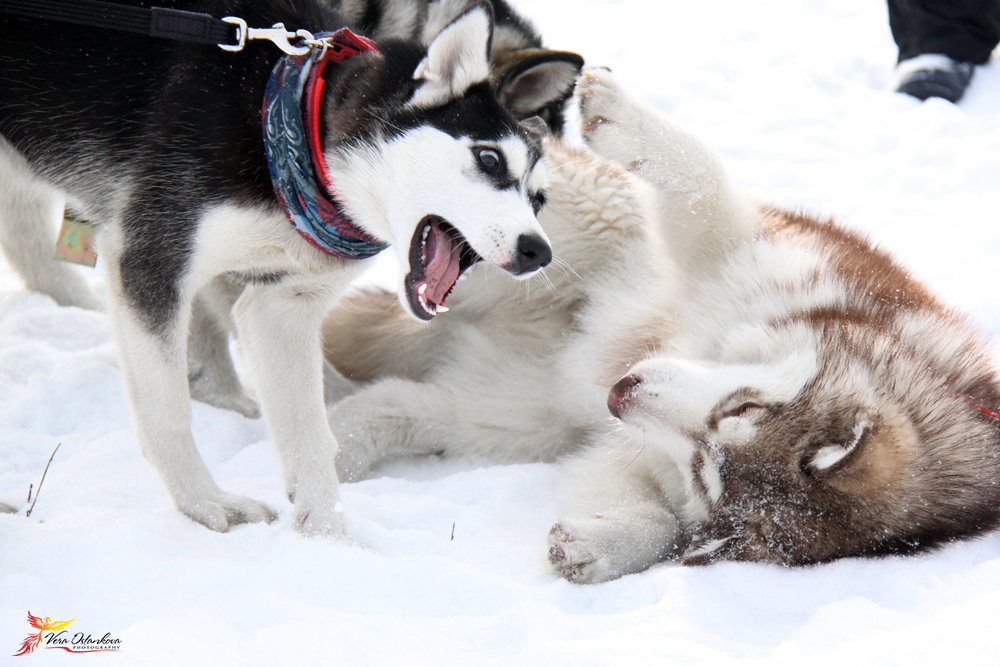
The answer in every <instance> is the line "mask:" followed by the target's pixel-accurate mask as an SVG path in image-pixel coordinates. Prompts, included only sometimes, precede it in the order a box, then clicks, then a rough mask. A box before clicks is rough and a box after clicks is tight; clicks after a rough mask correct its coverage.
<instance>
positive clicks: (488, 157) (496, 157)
mask: <svg viewBox="0 0 1000 667" xmlns="http://www.w3.org/2000/svg"><path fill="white" fill-rule="evenodd" d="M476 159H477V160H479V165H480V166H481V167H482V168H483V169H485V170H486V171H488V172H491V173H495V172H497V171H500V167H501V166H502V165H503V160H502V159H501V157H500V153H498V152H497V151H495V150H493V149H492V148H477V149H476Z"/></svg>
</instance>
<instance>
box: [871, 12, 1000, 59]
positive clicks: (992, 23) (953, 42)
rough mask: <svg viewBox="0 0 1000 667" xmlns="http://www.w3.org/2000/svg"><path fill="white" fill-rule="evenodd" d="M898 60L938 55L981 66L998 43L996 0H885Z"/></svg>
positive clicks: (999, 15) (999, 14)
mask: <svg viewBox="0 0 1000 667" xmlns="http://www.w3.org/2000/svg"><path fill="white" fill-rule="evenodd" d="M888 3H889V26H890V28H891V29H892V36H893V39H895V40H896V44H897V45H898V46H899V60H900V61H902V60H906V59H908V58H913V57H915V56H918V55H920V54H922V53H941V54H944V55H946V56H948V57H949V58H952V59H953V60H958V61H961V62H971V63H975V64H977V65H981V64H983V63H985V62H986V61H987V60H989V57H990V53H991V52H992V51H993V49H994V48H995V47H996V45H997V43H998V42H1000V0H888Z"/></svg>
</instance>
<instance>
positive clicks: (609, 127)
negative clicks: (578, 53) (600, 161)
mask: <svg viewBox="0 0 1000 667" xmlns="http://www.w3.org/2000/svg"><path fill="white" fill-rule="evenodd" d="M576 98H577V100H578V103H579V105H580V132H581V134H582V135H583V139H584V141H586V142H587V144H588V145H589V146H590V147H591V148H592V149H593V150H594V151H596V152H597V153H599V154H601V155H603V156H605V157H608V158H612V159H615V160H619V161H621V162H622V163H623V164H624V165H625V166H626V167H629V169H630V170H634V165H632V164H630V162H629V161H631V160H635V159H636V157H637V156H641V155H642V146H641V145H637V144H638V143H639V141H638V138H637V133H636V130H637V129H638V127H640V126H641V124H642V118H643V114H642V112H641V111H640V109H639V108H638V107H637V105H636V103H635V102H633V100H632V98H631V97H629V96H628V95H627V94H626V93H625V92H624V91H623V90H622V89H621V87H620V86H619V85H618V81H617V79H615V77H614V76H613V75H612V74H611V71H610V70H607V69H601V68H596V67H588V68H586V69H585V70H584V72H583V74H582V75H581V76H580V78H579V79H578V80H577V84H576Z"/></svg>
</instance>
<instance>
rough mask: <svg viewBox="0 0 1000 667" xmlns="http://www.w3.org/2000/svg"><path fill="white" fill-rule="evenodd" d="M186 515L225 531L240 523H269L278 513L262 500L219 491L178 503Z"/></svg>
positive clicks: (215, 529)
mask: <svg viewBox="0 0 1000 667" xmlns="http://www.w3.org/2000/svg"><path fill="white" fill-rule="evenodd" d="M178 508H179V509H180V511H181V512H183V513H184V514H185V515H186V516H188V517H189V518H191V519H192V520H194V521H197V522H198V523H200V524H202V525H204V526H206V527H208V528H211V529H212V530H214V531H217V532H220V533H225V532H227V531H228V530H229V529H230V528H232V527H233V526H238V525H240V524H242V523H258V522H261V521H263V522H264V523H271V522H272V521H274V520H275V519H277V518H278V513H277V512H275V511H274V510H273V509H271V508H270V507H268V506H267V505H265V504H264V503H262V502H259V501H256V500H253V499H251V498H245V497H243V496H238V495H236V494H232V493H224V492H222V491H219V492H218V493H215V494H212V495H211V496H209V497H208V498H205V499H201V500H198V501H195V502H191V503H186V504H183V505H182V504H180V503H178Z"/></svg>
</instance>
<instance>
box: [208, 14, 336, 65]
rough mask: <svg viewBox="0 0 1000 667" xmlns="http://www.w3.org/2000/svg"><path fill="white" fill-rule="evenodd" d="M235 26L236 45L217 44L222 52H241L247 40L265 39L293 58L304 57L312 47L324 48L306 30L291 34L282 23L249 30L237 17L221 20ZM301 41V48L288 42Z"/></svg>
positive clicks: (245, 23)
mask: <svg viewBox="0 0 1000 667" xmlns="http://www.w3.org/2000/svg"><path fill="white" fill-rule="evenodd" d="M222 20H223V21H224V22H226V23H231V24H233V25H235V26H236V44H219V45H218V46H219V48H220V49H222V50H223V51H233V52H235V51H242V50H243V47H244V46H246V43H247V41H248V40H255V39H266V40H267V41H269V42H271V43H273V44H274V45H275V46H277V47H278V48H279V49H281V50H282V51H284V52H285V53H287V54H289V55H293V56H304V55H305V54H307V53H309V51H310V50H311V49H313V48H314V47H322V48H326V43H325V42H324V41H323V40H317V39H316V38H315V36H314V35H313V34H312V33H311V32H309V31H308V30H301V29H300V30H296V31H295V32H291V31H289V30H286V29H285V24H284V23H275V24H274V25H273V26H271V27H270V28H250V27H248V26H247V22H246V21H244V20H243V19H241V18H239V17H238V16H226V17H223V19H222ZM291 39H302V40H303V46H295V45H294V44H292V43H291V42H290V41H289V40H291Z"/></svg>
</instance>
